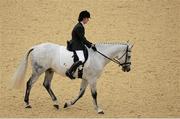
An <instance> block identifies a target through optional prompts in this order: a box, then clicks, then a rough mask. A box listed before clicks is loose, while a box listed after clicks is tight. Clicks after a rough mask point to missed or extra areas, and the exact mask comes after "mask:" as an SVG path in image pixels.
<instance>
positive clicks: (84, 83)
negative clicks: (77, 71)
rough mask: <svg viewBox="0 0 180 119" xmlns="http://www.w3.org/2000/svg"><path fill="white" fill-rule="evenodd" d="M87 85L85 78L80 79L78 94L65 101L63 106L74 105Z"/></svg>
mask: <svg viewBox="0 0 180 119" xmlns="http://www.w3.org/2000/svg"><path fill="white" fill-rule="evenodd" d="M87 85H88V82H87V80H85V79H82V82H81V87H80V91H79V94H78V96H77V97H76V98H75V99H74V100H72V101H69V102H66V103H65V104H64V108H67V107H69V106H71V105H74V104H75V103H76V102H77V101H78V100H79V99H80V98H81V97H82V96H83V95H84V93H85V90H86V87H87Z"/></svg>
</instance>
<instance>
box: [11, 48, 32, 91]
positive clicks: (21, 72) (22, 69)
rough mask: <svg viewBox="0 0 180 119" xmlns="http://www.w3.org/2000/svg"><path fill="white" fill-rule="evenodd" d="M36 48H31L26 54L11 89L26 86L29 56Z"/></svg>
mask: <svg viewBox="0 0 180 119" xmlns="http://www.w3.org/2000/svg"><path fill="white" fill-rule="evenodd" d="M33 49H34V48H31V49H29V50H28V52H27V53H26V55H25V57H24V58H23V59H22V61H21V62H20V65H19V67H18V69H17V71H16V72H15V74H14V75H13V77H12V85H11V88H20V87H21V86H22V85H23V84H24V77H25V74H26V69H27V65H28V56H29V54H30V53H31V51H33Z"/></svg>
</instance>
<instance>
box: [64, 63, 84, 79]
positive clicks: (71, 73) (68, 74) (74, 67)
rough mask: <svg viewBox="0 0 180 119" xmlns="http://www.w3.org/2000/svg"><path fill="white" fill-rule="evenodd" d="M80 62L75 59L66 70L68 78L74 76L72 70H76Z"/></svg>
mask: <svg viewBox="0 0 180 119" xmlns="http://www.w3.org/2000/svg"><path fill="white" fill-rule="evenodd" d="M81 64H82V62H81V61H77V62H75V63H74V64H73V65H72V66H71V67H70V68H69V69H68V70H67V71H66V76H68V77H69V78H70V79H75V77H73V74H74V72H75V71H76V69H77V68H78V67H79V66H80V65H81Z"/></svg>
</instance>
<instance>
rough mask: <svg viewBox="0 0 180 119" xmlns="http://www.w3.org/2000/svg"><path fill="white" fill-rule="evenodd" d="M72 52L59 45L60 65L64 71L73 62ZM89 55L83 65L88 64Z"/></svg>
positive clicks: (86, 65)
mask: <svg viewBox="0 0 180 119" xmlns="http://www.w3.org/2000/svg"><path fill="white" fill-rule="evenodd" d="M73 55H74V53H73V52H70V51H68V50H67V49H66V47H64V46H62V47H60V58H59V59H60V67H61V70H63V71H64V72H66V71H67V70H68V69H69V68H70V67H71V66H72V64H73V63H74V57H73ZM89 59H90V57H88V60H87V61H86V63H85V65H84V67H88V66H89V61H90V60H89Z"/></svg>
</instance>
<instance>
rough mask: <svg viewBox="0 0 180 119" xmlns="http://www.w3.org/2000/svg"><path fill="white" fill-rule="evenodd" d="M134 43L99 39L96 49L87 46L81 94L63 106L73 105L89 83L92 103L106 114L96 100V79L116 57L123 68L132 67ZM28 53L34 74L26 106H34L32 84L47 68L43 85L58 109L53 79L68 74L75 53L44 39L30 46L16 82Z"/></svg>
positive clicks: (17, 79)
mask: <svg viewBox="0 0 180 119" xmlns="http://www.w3.org/2000/svg"><path fill="white" fill-rule="evenodd" d="M132 47H133V45H130V44H128V43H124V44H122V43H98V44H96V48H97V50H98V51H97V52H94V51H93V50H92V49H88V52H89V57H88V60H87V61H86V63H85V65H84V68H83V76H82V82H81V86H80V92H79V94H78V96H77V97H76V98H75V99H74V100H72V101H69V102H66V103H65V105H64V108H66V107H69V106H71V105H74V104H75V103H76V102H77V101H78V100H79V99H80V98H81V97H82V96H83V94H84V92H85V90H86V87H87V85H89V86H90V89H91V94H92V97H93V104H94V106H95V110H96V111H97V113H99V114H103V113H104V112H103V110H102V109H101V108H100V107H99V106H98V104H97V91H96V82H97V79H98V78H99V77H100V75H101V73H102V71H103V69H104V67H105V66H106V64H108V63H109V62H110V61H113V62H115V63H117V64H119V66H122V70H123V71H124V72H126V71H127V72H129V71H130V65H131V49H132ZM28 57H30V59H31V63H32V75H31V77H30V78H29V80H28V81H27V85H26V93H25V98H24V101H25V104H26V108H31V105H30V103H29V95H30V91H31V88H32V86H33V84H34V83H35V82H36V81H37V79H38V77H39V76H40V75H41V74H42V73H44V72H45V78H44V83H43V85H44V87H45V88H46V89H47V91H48V93H49V95H50V96H51V98H52V101H53V103H54V107H56V108H57V109H59V103H58V100H57V98H56V96H55V94H54V93H53V91H52V89H51V81H52V78H53V74H54V72H56V73H58V74H60V75H62V76H66V75H65V72H66V70H67V69H68V68H69V67H70V66H71V65H72V63H73V58H72V57H73V53H72V52H70V51H68V50H66V47H65V46H62V45H57V44H53V43H43V44H40V45H36V46H33V47H32V48H30V49H29V50H28V52H27V53H26V55H25V57H24V58H23V60H22V61H21V63H20V66H19V67H18V69H17V71H16V73H15V74H14V76H13V80H12V81H13V86H14V87H19V86H20V85H21V84H22V83H23V81H24V76H25V73H26V69H27V64H28ZM77 76H78V72H77V71H76V72H75V73H74V77H77Z"/></svg>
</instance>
